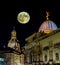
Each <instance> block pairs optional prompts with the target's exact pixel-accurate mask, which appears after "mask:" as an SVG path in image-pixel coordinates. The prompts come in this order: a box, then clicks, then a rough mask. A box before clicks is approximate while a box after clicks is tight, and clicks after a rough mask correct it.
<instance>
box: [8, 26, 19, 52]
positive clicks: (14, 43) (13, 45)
mask: <svg viewBox="0 0 60 65" xmlns="http://www.w3.org/2000/svg"><path fill="white" fill-rule="evenodd" d="M8 47H10V48H13V49H15V50H17V51H20V44H19V41H18V40H17V33H16V30H15V27H13V30H12V32H11V39H10V40H9V42H8Z"/></svg>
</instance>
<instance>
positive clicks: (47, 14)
mask: <svg viewBox="0 0 60 65" xmlns="http://www.w3.org/2000/svg"><path fill="white" fill-rule="evenodd" d="M46 20H49V12H47V11H46Z"/></svg>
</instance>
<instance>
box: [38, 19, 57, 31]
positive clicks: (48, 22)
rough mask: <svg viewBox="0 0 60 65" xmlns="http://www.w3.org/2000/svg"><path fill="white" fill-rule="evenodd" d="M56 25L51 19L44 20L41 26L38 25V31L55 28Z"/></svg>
mask: <svg viewBox="0 0 60 65" xmlns="http://www.w3.org/2000/svg"><path fill="white" fill-rule="evenodd" d="M56 29H57V26H56V24H55V23H54V22H53V21H51V20H46V21H44V22H43V23H42V24H41V26H40V27H39V30H38V32H43V31H45V30H56Z"/></svg>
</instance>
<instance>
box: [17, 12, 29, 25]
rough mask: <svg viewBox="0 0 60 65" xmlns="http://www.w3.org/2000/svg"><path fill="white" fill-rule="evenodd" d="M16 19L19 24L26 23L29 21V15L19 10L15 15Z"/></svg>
mask: <svg viewBox="0 0 60 65" xmlns="http://www.w3.org/2000/svg"><path fill="white" fill-rule="evenodd" d="M17 20H18V22H19V23H21V24H26V23H28V22H29V20H30V15H29V14H28V13H27V12H20V13H19V14H18V15H17Z"/></svg>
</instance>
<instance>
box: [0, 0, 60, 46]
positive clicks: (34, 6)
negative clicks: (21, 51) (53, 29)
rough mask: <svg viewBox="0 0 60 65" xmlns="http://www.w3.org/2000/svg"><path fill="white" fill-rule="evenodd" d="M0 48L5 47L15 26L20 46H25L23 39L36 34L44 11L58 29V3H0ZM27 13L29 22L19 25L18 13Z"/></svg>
mask: <svg viewBox="0 0 60 65" xmlns="http://www.w3.org/2000/svg"><path fill="white" fill-rule="evenodd" d="M0 3H1V4H0V47H2V45H3V44H5V45H7V44H8V41H9V40H10V36H11V31H12V30H13V27H14V26H15V29H16V32H17V39H18V40H19V41H20V44H21V46H23V45H24V44H25V38H27V37H28V36H30V35H31V34H33V33H34V32H37V31H38V29H39V27H40V25H41V23H42V22H43V21H45V15H46V13H45V12H46V11H49V12H50V17H49V18H50V19H51V20H52V21H54V22H55V23H56V25H57V26H58V28H59V27H60V24H59V23H60V2H58V1H53V0H52V1H49V0H48V1H46V0H31V1H29V0H16V1H14V2H13V1H3V2H0ZM22 11H25V12H28V13H29V14H30V21H29V23H27V24H20V23H19V22H18V21H17V15H18V13H19V12H22Z"/></svg>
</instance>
